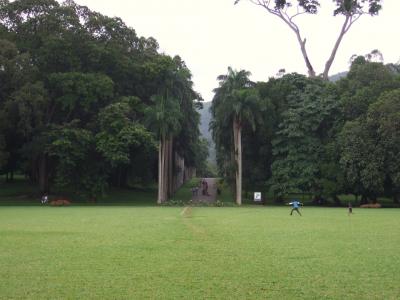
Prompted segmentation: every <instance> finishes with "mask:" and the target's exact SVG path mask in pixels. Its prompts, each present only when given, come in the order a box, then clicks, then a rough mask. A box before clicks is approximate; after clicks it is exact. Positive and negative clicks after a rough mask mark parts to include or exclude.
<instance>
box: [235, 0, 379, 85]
mask: <svg viewBox="0 0 400 300" xmlns="http://www.w3.org/2000/svg"><path fill="white" fill-rule="evenodd" d="M249 1H250V2H251V3H253V4H255V5H258V6H260V7H262V8H264V9H265V10H266V11H267V12H268V13H270V14H272V15H274V16H276V17H278V18H280V19H281V20H282V21H283V22H284V23H285V24H286V25H287V26H288V27H289V28H290V29H291V30H292V31H293V33H294V34H295V36H296V39H297V42H298V43H299V46H300V50H301V53H302V55H303V59H304V62H305V64H306V67H307V70H308V75H309V76H310V77H315V76H316V75H317V73H316V71H315V69H314V67H313V65H312V63H311V60H310V57H309V55H308V52H307V48H306V42H307V39H306V38H305V37H304V35H303V34H302V32H301V30H300V27H299V25H298V23H297V22H296V20H297V19H296V18H297V17H298V16H300V15H304V14H317V13H318V9H319V7H320V2H321V1H318V0H249ZM238 2H240V0H235V4H237V3H238ZM296 2H297V3H296ZM333 2H334V4H335V10H334V11H333V14H334V16H337V15H342V16H344V20H343V24H342V27H341V29H340V31H339V35H338V37H337V39H336V42H335V43H334V45H333V48H332V51H331V53H330V54H329V57H328V59H327V60H326V63H325V67H324V70H323V72H322V77H323V78H324V79H325V80H328V76H329V70H330V68H331V66H332V63H333V61H334V59H335V56H336V53H337V51H338V49H339V46H340V43H341V42H342V39H343V37H344V35H345V34H346V33H347V32H348V31H349V30H350V28H351V26H352V25H353V24H354V23H355V22H356V21H357V20H358V19H359V18H360V17H361V16H362V15H365V14H369V15H371V16H375V15H377V14H378V13H379V11H380V10H381V8H382V6H381V2H382V0H333Z"/></svg>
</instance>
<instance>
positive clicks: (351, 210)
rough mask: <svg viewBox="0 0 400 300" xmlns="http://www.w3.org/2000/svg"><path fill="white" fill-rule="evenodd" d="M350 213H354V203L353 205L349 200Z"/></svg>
mask: <svg viewBox="0 0 400 300" xmlns="http://www.w3.org/2000/svg"><path fill="white" fill-rule="evenodd" d="M348 208H349V215H351V214H352V213H353V205H351V202H349V206H348Z"/></svg>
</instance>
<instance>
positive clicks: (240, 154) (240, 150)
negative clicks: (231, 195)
mask: <svg viewBox="0 0 400 300" xmlns="http://www.w3.org/2000/svg"><path fill="white" fill-rule="evenodd" d="M237 131H238V133H237V135H238V146H237V148H238V157H237V159H238V162H237V163H238V180H237V181H238V187H237V200H236V203H237V204H238V205H242V128H241V126H240V124H239V125H238V129H237Z"/></svg>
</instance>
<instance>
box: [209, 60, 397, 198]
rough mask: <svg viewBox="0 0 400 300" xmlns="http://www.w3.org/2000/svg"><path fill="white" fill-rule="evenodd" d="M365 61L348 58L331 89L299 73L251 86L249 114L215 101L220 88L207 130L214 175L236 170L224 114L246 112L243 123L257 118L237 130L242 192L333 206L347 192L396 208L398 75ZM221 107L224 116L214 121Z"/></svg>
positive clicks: (231, 175)
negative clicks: (307, 198) (386, 199)
mask: <svg viewBox="0 0 400 300" xmlns="http://www.w3.org/2000/svg"><path fill="white" fill-rule="evenodd" d="M368 58H370V56H368V55H367V56H365V57H363V56H360V57H357V58H356V59H354V61H353V63H352V66H351V69H350V71H349V72H348V74H347V76H346V77H344V78H342V79H341V80H339V81H336V82H334V83H333V82H329V81H325V80H322V79H319V78H307V77H305V76H303V75H299V74H286V75H283V76H281V77H279V78H270V79H269V81H268V82H258V83H257V84H256V85H255V86H254V87H252V88H251V89H252V90H253V92H252V93H253V94H254V95H256V96H257V97H258V99H259V101H257V105H256V106H254V107H251V108H250V110H251V111H250V112H249V111H248V109H249V107H247V108H246V110H245V107H238V106H237V102H236V101H234V100H235V99H233V98H230V97H229V96H224V95H222V96H221V93H219V90H220V89H221V87H219V88H218V89H217V93H216V96H215V98H214V102H213V107H212V111H213V112H214V113H213V119H212V122H211V124H212V125H214V126H213V127H212V128H213V134H214V139H215V142H216V146H217V147H216V148H217V157H218V158H219V161H218V163H219V169H220V171H221V173H223V174H226V175H227V177H228V178H234V174H235V172H236V170H237V166H236V165H235V164H234V163H233V162H234V157H235V148H234V140H233V138H232V129H231V127H232V124H231V122H232V121H231V120H228V119H227V118H229V116H230V115H229V114H228V113H227V112H229V111H230V110H229V109H228V107H231V110H233V111H236V113H237V111H238V110H243V112H246V115H247V116H249V117H248V118H247V119H246V120H247V121H252V120H253V117H254V116H256V115H257V116H258V117H257V118H256V120H257V121H256V122H255V123H254V124H253V125H255V126H251V123H252V122H248V124H247V125H246V124H245V123H243V130H242V136H243V139H242V143H243V145H244V147H243V158H242V161H243V178H245V179H244V181H243V186H244V190H248V189H251V188H253V187H254V186H259V185H262V186H266V187H267V189H268V190H269V192H270V193H272V194H274V195H275V198H276V199H281V198H282V197H283V196H286V195H288V194H290V193H309V194H312V195H314V199H315V201H316V202H318V203H321V202H322V201H323V200H324V199H328V198H330V199H332V200H333V201H334V203H337V204H339V203H340V198H339V195H342V194H349V193H352V194H354V195H356V196H357V197H358V196H361V199H362V201H368V200H370V201H375V200H376V199H377V197H378V196H384V195H385V196H390V197H393V199H394V201H396V202H397V201H398V197H399V191H400V184H399V183H400V182H399V176H400V175H399V174H400V161H399V158H398V154H399V153H400V146H399V145H400V140H399V136H400V115H399V114H400V106H399V105H400V97H399V96H400V75H399V72H398V66H396V65H384V64H382V63H377V62H372V61H369V60H368ZM247 89H249V88H247ZM236 90H237V92H238V91H243V88H242V87H240V86H238V87H237V88H236ZM233 94H235V93H234V92H233ZM221 97H222V98H223V100H224V101H222V100H221ZM221 103H224V105H225V108H224V109H223V111H224V113H221V114H218V113H217V112H218V111H219V107H221ZM254 129H255V130H254ZM231 183H232V185H233V186H234V184H235V183H234V182H233V181H232V180H231Z"/></svg>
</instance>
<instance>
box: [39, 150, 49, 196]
mask: <svg viewBox="0 0 400 300" xmlns="http://www.w3.org/2000/svg"><path fill="white" fill-rule="evenodd" d="M38 168H39V170H38V174H39V187H40V193H42V194H47V193H48V192H49V180H48V176H47V155H46V154H42V155H40V156H39V163H38Z"/></svg>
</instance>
